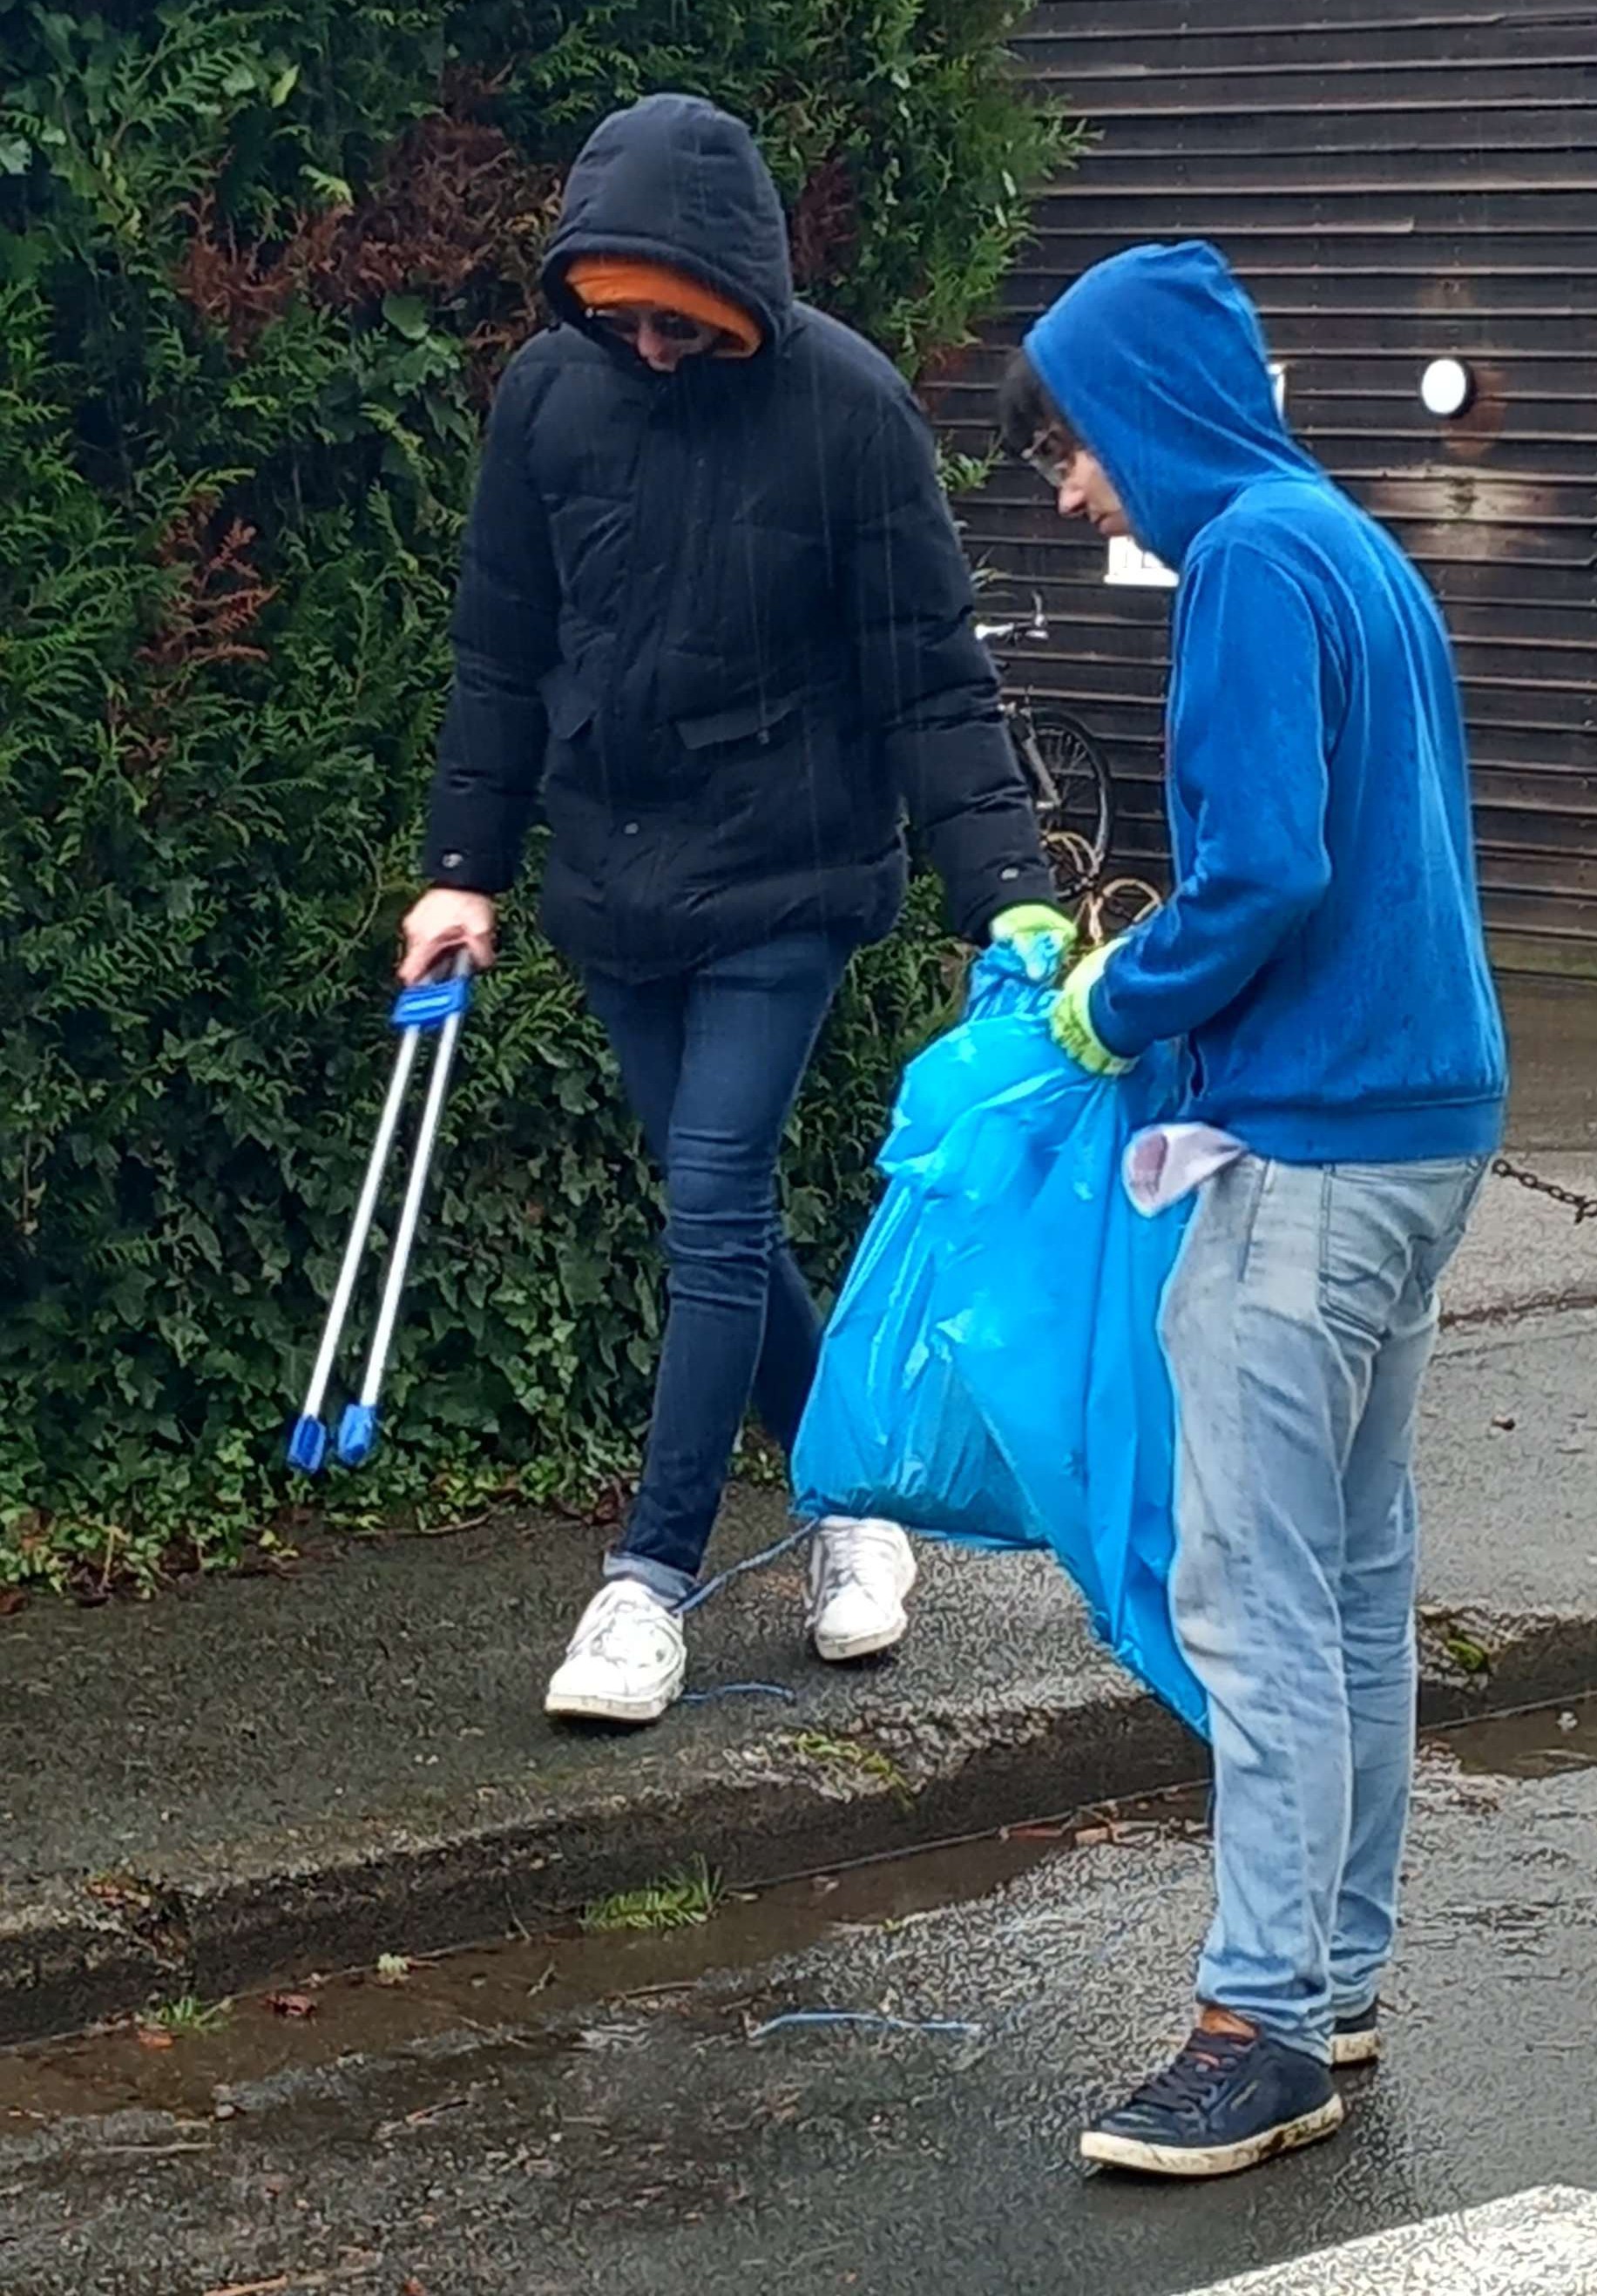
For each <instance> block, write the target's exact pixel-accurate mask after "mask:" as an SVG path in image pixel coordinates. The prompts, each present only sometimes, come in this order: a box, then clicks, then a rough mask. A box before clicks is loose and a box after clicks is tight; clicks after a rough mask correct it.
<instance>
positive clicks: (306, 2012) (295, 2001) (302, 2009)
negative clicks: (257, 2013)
mask: <svg viewBox="0 0 1597 2296" xmlns="http://www.w3.org/2000/svg"><path fill="white" fill-rule="evenodd" d="M267 2006H268V2009H270V2010H271V2011H272V2013H273V2014H274V2015H275V2016H278V2017H314V2016H315V2015H316V2013H317V2010H318V2009H319V2008H320V2007H321V2004H320V2002H319V2001H313V2000H312V1999H311V1997H310V1996H309V1993H273V1994H268V1997H267Z"/></svg>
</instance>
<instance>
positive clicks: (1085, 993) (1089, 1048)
mask: <svg viewBox="0 0 1597 2296" xmlns="http://www.w3.org/2000/svg"><path fill="white" fill-rule="evenodd" d="M1115 947H1116V944H1115V942H1114V941H1112V940H1110V941H1106V942H1105V943H1104V945H1103V947H1101V948H1095V949H1092V950H1090V951H1089V953H1088V954H1087V955H1085V956H1084V957H1083V959H1082V961H1081V963H1080V964H1078V965H1076V966H1075V967H1074V970H1073V971H1072V972H1071V974H1070V977H1069V979H1068V980H1066V983H1065V986H1064V988H1062V989H1061V990H1060V992H1059V995H1058V998H1057V999H1056V1001H1055V1004H1054V1009H1053V1012H1052V1013H1051V1014H1050V1019H1049V1027H1050V1030H1051V1032H1052V1035H1053V1039H1054V1042H1055V1044H1056V1045H1058V1046H1059V1048H1060V1049H1061V1051H1063V1052H1066V1053H1068V1054H1070V1057H1071V1059H1072V1060H1073V1061H1074V1062H1076V1063H1077V1064H1078V1066H1080V1067H1082V1068H1084V1069H1087V1070H1090V1071H1091V1074H1092V1075H1093V1076H1124V1074H1125V1072H1126V1070H1128V1069H1132V1068H1135V1066H1136V1065H1137V1064H1136V1062H1135V1061H1123V1060H1122V1059H1121V1058H1120V1056H1119V1054H1117V1053H1112V1052H1111V1051H1110V1050H1109V1048H1108V1046H1107V1045H1106V1044H1105V1043H1104V1041H1103V1039H1102V1038H1101V1037H1099V1033H1098V1031H1097V1029H1095V1028H1094V1027H1093V1025H1092V1007H1091V996H1092V990H1093V988H1094V986H1095V984H1096V983H1097V982H1098V980H1099V979H1100V978H1101V977H1102V974H1103V969H1104V967H1105V965H1106V964H1107V963H1108V961H1109V959H1110V957H1111V956H1113V955H1114V954H1115Z"/></svg>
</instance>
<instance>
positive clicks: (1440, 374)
mask: <svg viewBox="0 0 1597 2296" xmlns="http://www.w3.org/2000/svg"><path fill="white" fill-rule="evenodd" d="M1474 396H1475V377H1474V375H1473V374H1472V373H1470V371H1469V368H1468V367H1467V366H1466V365H1465V364H1464V362H1463V360H1462V359H1455V358H1439V359H1432V361H1431V363H1430V365H1428V367H1427V368H1426V370H1425V373H1423V374H1422V375H1421V376H1420V398H1422V399H1423V400H1424V402H1425V408H1426V412H1427V413H1428V414H1437V415H1441V416H1442V417H1444V418H1448V417H1451V416H1453V415H1456V414H1465V413H1467V411H1468V409H1469V402H1470V400H1471V399H1472V398H1474Z"/></svg>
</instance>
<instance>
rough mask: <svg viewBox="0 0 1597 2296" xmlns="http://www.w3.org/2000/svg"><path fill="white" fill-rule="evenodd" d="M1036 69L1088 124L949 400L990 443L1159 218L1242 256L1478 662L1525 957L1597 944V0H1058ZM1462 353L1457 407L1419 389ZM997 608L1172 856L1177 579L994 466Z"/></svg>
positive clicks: (991, 543) (1517, 942) (973, 509)
mask: <svg viewBox="0 0 1597 2296" xmlns="http://www.w3.org/2000/svg"><path fill="white" fill-rule="evenodd" d="M1016 50H1017V59H1018V63H1019V68H1020V69H1021V70H1023V71H1024V72H1025V73H1026V74H1027V75H1028V76H1029V77H1030V78H1033V79H1034V80H1036V81H1039V82H1041V84H1042V85H1043V86H1046V87H1047V88H1048V89H1049V91H1050V93H1051V94H1054V95H1056V96H1058V97H1060V98H1062V99H1063V100H1064V101H1066V103H1067V104H1068V105H1069V107H1070V109H1071V110H1072V111H1074V112H1077V113H1079V115H1080V116H1081V117H1082V118H1083V120H1084V122H1085V124H1086V125H1087V127H1088V128H1089V130H1090V131H1091V138H1092V140H1091V143H1090V145H1089V148H1088V149H1087V150H1086V152H1085V153H1084V154H1083V158H1082V160H1081V162H1080V164H1079V165H1078V167H1077V168H1075V169H1074V170H1073V171H1072V172H1071V173H1070V174H1068V175H1067V176H1066V177H1065V178H1064V179H1063V180H1062V181H1061V182H1059V183H1058V184H1055V185H1052V186H1050V187H1048V188H1047V189H1045V191H1044V193H1043V194H1042V196H1041V198H1040V199H1039V201H1037V203H1036V207H1035V211H1034V216H1033V237H1032V239H1031V241H1030V242H1029V243H1028V245H1027V246H1026V247H1025V249H1024V250H1023V251H1022V253H1021V256H1020V258H1019V261H1018V262H1017V266H1016V267H1015V269H1014V271H1013V273H1012V275H1011V277H1010V279H1009V282H1008V288H1007V293H1006V307H1005V309H1004V310H1003V311H1002V313H1001V314H1000V316H998V317H997V318H996V319H995V320H994V321H993V323H992V325H991V326H990V327H989V328H987V329H986V330H985V331H984V339H983V340H982V342H981V343H980V344H978V345H976V346H974V347H973V348H972V349H971V350H970V351H969V352H968V353H967V354H966V355H964V356H963V357H960V358H959V359H958V360H955V361H951V363H950V364H949V365H948V366H947V367H946V368H945V369H944V371H943V373H941V374H940V375H939V376H937V377H936V378H935V379H934V381H933V382H932V384H931V386H930V388H929V390H928V398H929V400H930V403H931V405H932V408H933V411H934V414H935V415H936V417H937V420H938V422H939V423H940V425H941V426H942V427H943V429H944V430H945V431H946V432H947V433H948V434H949V436H950V438H951V442H952V443H953V444H954V445H956V446H957V447H959V448H960V449H961V450H962V451H964V452H966V453H970V454H982V453H984V452H985V451H986V450H987V448H988V447H990V446H991V444H992V390H993V386H994V384H995V382H996V381H997V378H998V375H999V373H1000V372H1001V369H1002V366H1003V363H1004V361H1005V359H1006V358H1007V357H1008V356H1009V354H1010V352H1011V351H1012V349H1013V348H1014V346H1015V345H1016V344H1017V342H1018V341H1019V340H1021V338H1022V336H1023V335H1024V333H1025V329H1026V327H1027V326H1028V325H1029V324H1031V321H1032V319H1033V317H1034V316H1035V315H1036V314H1037V312H1038V311H1039V310H1040V309H1041V308H1042V307H1044V306H1045V305H1046V304H1047V303H1048V302H1049V301H1050V300H1051V299H1052V298H1053V296H1054V295H1055V294H1056V293H1058V291H1059V290H1060V289H1061V288H1062V287H1063V286H1064V285H1066V283H1068V281H1069V280H1070V279H1071V278H1072V277H1074V275H1076V274H1077V273H1079V272H1080V271H1081V270H1083V268H1085V267H1086V266H1088V265H1090V264H1091V263H1093V262H1096V261H1099V260H1100V259H1101V258H1103V257H1105V256H1107V255H1109V254H1112V253H1114V252H1115V251H1116V250H1118V249H1120V248H1122V247H1125V246H1128V245H1132V244H1133V243H1135V242H1137V241H1139V240H1142V239H1153V238H1157V239H1165V240H1168V239H1173V238H1182V237H1204V238H1209V239H1213V240H1214V241H1215V242H1217V243H1218V244H1219V245H1221V246H1222V248H1223V249H1224V250H1225V251H1226V252H1227V254H1228V255H1229V256H1230V257H1231V260H1232V261H1233V262H1234V263H1235V265H1236V266H1237V268H1238V270H1239V272H1240V274H1241V275H1242V276H1243V277H1244V279H1245V280H1246V281H1247V283H1248V285H1249V287H1250V288H1251V290H1252V291H1253V292H1254V294H1255V297H1256V299H1257V300H1258V302H1259V306H1260V308H1261V311H1262V313H1263V315H1264V323H1265V328H1266V332H1267V333H1268V335H1269V337H1270V340H1271V343H1272V348H1273V349H1274V350H1275V352H1276V353H1277V354H1278V356H1280V357H1282V358H1283V359H1284V360H1285V362H1286V365H1287V369H1288V409H1289V412H1290V414H1291V416H1292V419H1293V421H1294V423H1295V425H1296V426H1297V429H1298V430H1299V433H1300V435H1301V436H1302V437H1303V438H1304V439H1305V443H1307V444H1308V445H1309V446H1310V447H1313V450H1314V451H1315V452H1316V453H1317V454H1318V455H1320V456H1321V459H1322V460H1323V461H1324V462H1325V463H1327V465H1328V466H1329V469H1330V470H1331V471H1333V473H1334V474H1335V475H1336V476H1337V477H1338V479H1339V480H1341V481H1342V482H1343V483H1344V484H1346V486H1347V487H1348V488H1349V490H1350V491H1351V492H1352V493H1353V494H1354V496H1355V497H1356V498H1357V499H1359V500H1360V501H1362V503H1363V504H1365V505H1366V507H1368V508H1369V509H1371V511H1372V512H1374V513H1375V514H1376V515H1377V516H1379V517H1380V518H1382V519H1383V520H1384V521H1387V523H1388V524H1389V525H1390V526H1391V527H1392V529H1393V530H1394V531H1395V533H1396V534H1397V535H1398V536H1399V537H1400V538H1401V539H1402V540H1403V542H1404V545H1405V546H1406V547H1407V548H1408V549H1409V550H1410V551H1411V553H1412V555H1413V556H1414V558H1415V559H1416V561H1417V562H1418V563H1419V564H1420V567H1421V569H1422V570H1424V572H1425V573H1426V575H1427V577H1428V579H1429V580H1430V581H1431V582H1432V583H1433V585H1434V586H1435V587H1436V591H1437V594H1438V595H1439V597H1440V598H1441V600H1442V602H1443V604H1444V607H1445V611H1446V612H1447V615H1448V618H1449V621H1450V624H1451V626H1452V627H1453V635H1454V642H1455V644H1456V647H1457V651H1458V658H1459V668H1460V674H1461V680H1462V684H1463V691H1464V698H1465V704H1466V709H1467V712H1468V715H1469V727H1470V739H1471V748H1472V756H1473V759H1474V769H1475V781H1476V799H1477V828H1478V841H1479V850H1480V867H1481V880H1482V884H1483V887H1484V889H1485V893H1486V903H1487V910H1488V916H1489V918H1490V921H1491V922H1492V925H1493V927H1494V933H1495V934H1496V935H1498V936H1500V937H1501V939H1502V947H1503V948H1504V950H1505V951H1508V952H1511V953H1512V954H1511V961H1515V962H1519V961H1523V962H1525V963H1527V964H1533V965H1534V966H1535V968H1536V969H1537V970H1548V969H1552V970H1558V969H1566V970H1568V971H1570V972H1578V973H1582V974H1585V975H1587V976H1589V975H1590V974H1591V973H1592V972H1593V967H1594V965H1597V0H1519V4H1510V0H1305V5H1303V6H1301V7H1289V6H1287V5H1284V4H1283V0H1052V4H1048V5H1044V6H1041V7H1039V8H1038V9H1037V10H1036V11H1035V12H1034V13H1033V17H1032V18H1031V19H1030V21H1029V22H1028V23H1027V24H1026V25H1025V27H1024V28H1023V29H1022V31H1021V33H1020V35H1019V37H1017V42H1016ZM1446 353H1453V354H1455V355H1457V356H1460V357H1465V358H1467V359H1469V361H1470V362H1471V364H1472V365H1473V366H1474V367H1475V370H1476V373H1477V378H1478V396H1477V403H1476V406H1475V407H1474V408H1473V409H1472V411H1471V413H1470V414H1469V416H1467V417H1466V418H1465V419H1464V420H1463V421H1462V422H1459V423H1457V424H1453V425H1449V424H1446V423H1444V422H1436V421H1435V420H1434V419H1433V418H1432V417H1430V416H1429V415H1428V414H1427V413H1426V412H1425V410H1424V408H1423V406H1422V405H1421V403H1420V396H1419V382H1420V373H1422V371H1423V368H1424V365H1425V364H1426V362H1427V361H1428V360H1429V359H1431V358H1434V357H1439V356H1442V355H1444V354H1446ZM958 508H959V516H960V520H961V523H962V525H963V527H964V529H965V536H966V541H967V547H968V549H969V551H970V554H971V556H972V559H973V562H975V564H976V565H977V566H978V567H979V568H980V569H981V570H982V577H983V592H982V605H981V611H982V612H983V614H984V617H990V618H992V619H1000V618H1001V617H1002V616H1003V615H1005V614H1006V613H1011V612H1014V611H1017V610H1018V611H1030V607H1031V603H1032V600H1033V596H1035V597H1036V598H1038V599H1039V600H1040V601H1041V603H1042V606H1043V609H1044V611H1045V612H1046V613H1047V615H1048V616H1049V618H1050V633H1051V635H1050V643H1049V644H1048V645H1047V646H1046V647H1041V648H1035V649H1017V650H1015V651H1014V653H1013V656H1012V660H1011V663H1010V665H1009V670H1010V678H1011V683H1012V685H1014V686H1015V687H1017V688H1023V689H1026V690H1030V691H1032V692H1033V693H1036V694H1037V695H1038V696H1040V697H1042V698H1047V697H1049V696H1052V697H1056V698H1057V699H1058V701H1060V702H1061V703H1062V704H1063V705H1064V706H1066V707H1068V708H1070V709H1073V710H1074V712H1075V713H1076V714H1077V715H1078V716H1080V717H1081V718H1082V719H1083V721H1084V722H1085V723H1086V724H1087V725H1088V726H1090V727H1091V729H1092V730H1093V731H1094V732H1095V733H1096V734H1098V735H1099V738H1100V739H1101V740H1102V741H1103V742H1105V743H1106V745H1107V749H1108V750H1109V753H1110V756H1111V758H1112V761H1113V763H1114V766H1115V774H1116V777H1117V781H1118V783H1119V785H1120V790H1121V806H1120V812H1121V817H1122V832H1121V841H1122V845H1123V848H1124V857H1125V858H1126V859H1127V860H1128V861H1132V862H1135V863H1136V864H1137V865H1138V866H1139V867H1140V868H1142V869H1145V870H1148V871H1153V872H1156V873H1157V872H1158V871H1160V870H1162V869H1163V867H1164V866H1165V858H1164V843H1163V838H1164V830H1163V803H1162V795H1161V786H1160V784H1161V776H1162V767H1163V739H1164V732H1163V716H1164V697H1165V682H1166V674H1167V662H1166V644H1167V637H1168V627H1169V614H1170V594H1169V592H1168V591H1156V590H1136V589H1123V588H1116V587H1110V586H1107V585H1106V584H1105V582H1104V579H1103V572H1104V553H1103V548H1102V545H1100V544H1099V542H1098V541H1097V539H1096V537H1092V536H1091V535H1090V534H1086V533H1083V532H1082V531H1080V530H1077V529H1071V528H1069V527H1067V526H1066V525H1064V524H1062V523H1061V521H1059V520H1058V518H1057V516H1056V515H1055V514H1054V512H1053V511H1052V509H1051V507H1050V504H1049V502H1048V500H1047V497H1046V496H1045V495H1044V494H1043V493H1042V492H1041V489H1040V488H1038V487H1037V485H1036V482H1035V480H1033V479H1032V478H1031V477H1030V474H1029V473H1026V472H1023V471H1018V470H1017V469H1014V468H1000V470H999V471H996V472H995V474H994V477H993V479H992V482H991V483H990V484H989V485H988V486H987V487H986V488H984V489H983V490H982V492H981V493H979V494H978V495H976V496H972V497H969V498H967V500H965V501H964V502H962V503H960V504H959V505H958Z"/></svg>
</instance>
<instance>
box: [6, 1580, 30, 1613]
mask: <svg viewBox="0 0 1597 2296" xmlns="http://www.w3.org/2000/svg"><path fill="white" fill-rule="evenodd" d="M27 1602H28V1597H27V1595H24V1593H23V1592H22V1589H21V1587H0V1619H14V1618H15V1617H16V1615H17V1612H18V1611H21V1610H22V1609H24V1608H25V1607H26V1605H27Z"/></svg>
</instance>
